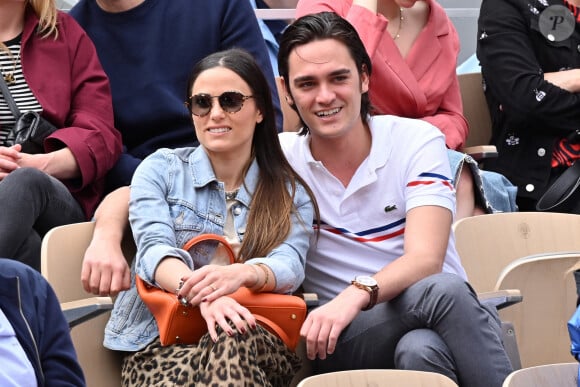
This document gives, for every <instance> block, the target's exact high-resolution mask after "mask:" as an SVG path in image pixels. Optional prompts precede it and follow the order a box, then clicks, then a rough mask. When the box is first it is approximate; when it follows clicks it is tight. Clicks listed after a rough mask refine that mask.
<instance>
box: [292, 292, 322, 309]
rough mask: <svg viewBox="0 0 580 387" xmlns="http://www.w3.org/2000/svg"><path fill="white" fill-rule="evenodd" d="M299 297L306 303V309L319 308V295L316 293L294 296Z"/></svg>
mask: <svg viewBox="0 0 580 387" xmlns="http://www.w3.org/2000/svg"><path fill="white" fill-rule="evenodd" d="M294 295H295V296H297V297H300V298H302V299H303V300H304V302H306V309H307V310H310V309H312V308H314V307H315V306H318V303H319V301H318V294H316V293H296V294H294Z"/></svg>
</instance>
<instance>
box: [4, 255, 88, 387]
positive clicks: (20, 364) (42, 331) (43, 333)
mask: <svg viewBox="0 0 580 387" xmlns="http://www.w3.org/2000/svg"><path fill="white" fill-rule="evenodd" d="M0 359H2V367H0V386H79V387H80V386H84V385H85V379H84V376H83V371H82V370H81V367H80V365H79V363H78V361H77V356H76V353H75V349H74V347H73V343H72V340H71V337H70V332H69V326H68V324H67V322H66V320H65V318H64V315H63V313H62V311H61V309H60V304H59V302H58V299H57V298H56V295H55V294H54V291H53V290H52V288H51V287H50V285H49V284H48V282H46V280H45V279H44V277H42V276H41V275H40V273H38V272H37V271H36V270H34V269H32V268H30V267H29V266H27V265H24V264H22V263H20V262H17V261H14V260H11V259H0Z"/></svg>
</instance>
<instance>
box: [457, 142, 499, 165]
mask: <svg viewBox="0 0 580 387" xmlns="http://www.w3.org/2000/svg"><path fill="white" fill-rule="evenodd" d="M463 152H464V153H467V154H468V155H470V156H471V157H473V158H474V159H475V160H476V161H483V160H485V159H492V158H495V157H497V148H496V147H495V145H476V146H468V147H465V148H463Z"/></svg>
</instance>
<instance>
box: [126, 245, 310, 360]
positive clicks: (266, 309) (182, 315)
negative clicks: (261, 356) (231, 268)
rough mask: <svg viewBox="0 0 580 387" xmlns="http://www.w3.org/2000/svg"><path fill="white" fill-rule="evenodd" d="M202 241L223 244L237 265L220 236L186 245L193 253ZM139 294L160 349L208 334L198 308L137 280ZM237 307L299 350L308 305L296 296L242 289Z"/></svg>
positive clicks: (238, 294) (235, 296)
mask: <svg viewBox="0 0 580 387" xmlns="http://www.w3.org/2000/svg"><path fill="white" fill-rule="evenodd" d="M203 241H217V242H219V243H221V244H222V245H223V246H224V247H225V250H226V252H227V255H228V256H229V258H230V263H233V262H234V257H235V255H234V253H233V251H232V249H231V247H230V245H229V244H228V242H227V241H226V240H225V239H224V238H223V237H222V236H219V235H215V234H202V235H199V236H197V237H194V238H192V239H191V240H190V241H188V242H187V243H186V244H185V245H184V249H185V250H188V251H189V250H190V249H191V248H193V247H195V246H196V245H197V244H199V243H200V242H203ZM135 281H136V284H137V291H138V292H139V296H140V297H141V299H142V300H143V302H144V303H145V304H146V305H147V307H148V308H149V310H150V311H151V314H153V317H155V321H156V322H157V326H158V328H159V339H160V341H161V345H171V344H196V343H197V342H198V341H199V339H200V338H201V337H202V336H203V335H204V334H205V333H206V332H207V323H206V322H205V320H204V319H203V317H202V316H201V312H200V310H199V307H197V306H195V307H194V306H191V305H183V304H182V303H181V302H179V300H178V299H177V296H176V295H175V294H174V293H170V292H166V291H165V290H162V289H160V288H158V287H156V286H153V285H150V284H148V283H146V282H145V281H143V280H142V279H141V278H140V277H139V276H136V278H135ZM228 297H232V298H233V299H235V300H236V301H237V302H238V303H240V304H241V305H243V306H244V307H246V308H247V309H248V310H249V311H250V312H252V314H253V315H254V317H255V318H256V320H257V321H258V323H259V324H260V325H262V326H263V327H264V328H266V329H267V330H268V331H270V332H271V333H273V334H275V335H276V336H278V337H279V338H280V339H282V341H283V342H284V343H285V344H286V346H288V348H290V349H291V350H295V349H296V345H297V344H298V341H299V339H300V327H301V326H302V323H303V322H304V320H305V319H306V303H305V302H304V300H303V299H302V298H300V297H297V296H291V295H285V294H276V293H254V292H252V291H251V290H249V289H248V288H245V287H242V288H240V289H238V290H237V291H236V292H234V293H232V294H229V295H228Z"/></svg>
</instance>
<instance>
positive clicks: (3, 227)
mask: <svg viewBox="0 0 580 387" xmlns="http://www.w3.org/2000/svg"><path fill="white" fill-rule="evenodd" d="M0 208H1V209H0V257H6V258H12V259H15V260H17V261H20V262H23V263H25V264H27V265H29V266H32V267H33V268H35V269H36V270H40V244H41V241H42V237H43V236H44V234H46V233H47V232H48V231H49V230H50V229H51V228H53V227H56V226H61V225H64V224H69V223H76V222H82V221H84V220H85V216H84V213H83V210H82V208H81V206H80V205H79V203H78V202H77V201H76V200H75V199H74V198H73V196H72V195H71V193H70V192H69V190H68V189H67V187H66V186H65V185H64V184H63V183H62V182H60V181H59V180H58V179H55V178H54V177H51V176H49V175H47V174H46V173H44V172H42V171H39V170H37V169H34V168H20V169H17V170H15V171H13V172H12V173H10V174H9V175H8V176H7V177H6V178H4V179H3V180H2V181H0Z"/></svg>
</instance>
